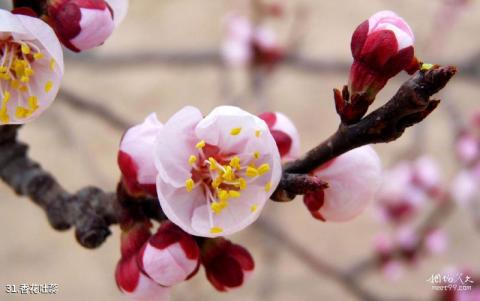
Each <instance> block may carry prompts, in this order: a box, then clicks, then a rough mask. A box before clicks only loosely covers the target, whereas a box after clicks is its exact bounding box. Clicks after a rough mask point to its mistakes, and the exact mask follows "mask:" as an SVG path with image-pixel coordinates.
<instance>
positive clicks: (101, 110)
mask: <svg viewBox="0 0 480 301" xmlns="http://www.w3.org/2000/svg"><path fill="white" fill-rule="evenodd" d="M58 97H59V98H61V99H62V100H63V102H64V103H66V104H67V105H69V106H71V107H73V108H75V109H77V110H80V111H85V112H88V113H91V114H92V115H95V116H96V117H98V118H100V119H101V120H104V121H105V122H106V123H108V124H110V125H111V126H112V127H114V128H116V129H119V130H122V131H124V130H126V129H127V128H129V127H130V126H131V125H132V123H131V122H129V121H127V120H125V119H124V118H123V117H120V116H119V115H117V114H115V113H113V112H112V111H111V110H110V108H108V107H107V106H104V105H102V104H101V103H100V101H97V102H93V101H91V100H88V99H87V98H85V97H83V96H81V95H78V94H76V93H75V92H73V91H71V90H69V89H66V88H63V87H62V89H60V92H59V93H58Z"/></svg>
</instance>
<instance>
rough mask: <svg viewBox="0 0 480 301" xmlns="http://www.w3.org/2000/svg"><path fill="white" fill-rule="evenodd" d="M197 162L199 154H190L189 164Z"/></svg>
mask: <svg viewBox="0 0 480 301" xmlns="http://www.w3.org/2000/svg"><path fill="white" fill-rule="evenodd" d="M195 162H197V156H194V155H190V157H189V158H188V164H190V165H193V164H195Z"/></svg>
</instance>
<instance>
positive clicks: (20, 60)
mask: <svg viewBox="0 0 480 301" xmlns="http://www.w3.org/2000/svg"><path fill="white" fill-rule="evenodd" d="M0 57H1V59H0V92H1V98H2V99H1V105H0V122H2V123H8V122H9V121H10V115H9V112H8V107H7V104H8V102H9V100H10V98H11V97H12V94H14V93H16V94H14V95H18V96H17V97H18V105H17V106H16V108H15V117H16V118H17V119H23V118H27V117H29V116H30V115H32V114H33V113H34V112H35V111H36V110H37V109H38V108H39V104H38V96H37V95H35V94H34V89H33V88H32V86H33V85H32V79H33V78H34V77H35V73H36V71H38V70H35V69H36V68H37V69H38V67H36V64H35V62H36V61H40V60H42V59H44V57H45V55H44V53H42V51H41V49H40V48H39V47H37V46H36V45H35V44H34V43H32V42H29V41H17V40H14V39H13V38H12V37H10V38H8V39H6V40H3V41H0ZM49 68H50V70H52V71H53V70H54V68H55V60H54V59H53V58H52V59H50V63H49ZM43 88H44V89H45V93H48V92H50V90H51V89H52V88H53V82H52V81H51V80H48V81H46V82H45V83H44V86H43Z"/></svg>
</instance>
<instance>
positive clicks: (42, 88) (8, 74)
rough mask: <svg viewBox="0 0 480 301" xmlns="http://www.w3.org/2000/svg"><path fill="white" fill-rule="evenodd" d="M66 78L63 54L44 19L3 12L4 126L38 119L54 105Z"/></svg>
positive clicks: (0, 104)
mask: <svg viewBox="0 0 480 301" xmlns="http://www.w3.org/2000/svg"><path fill="white" fill-rule="evenodd" d="M62 76H63V54H62V48H61V46H60V43H59V41H58V39H57V37H56V36H55V34H54V32H53V30H52V29H51V28H50V27H49V26H48V25H47V24H46V23H45V22H43V21H42V20H40V19H37V18H32V17H29V16H24V15H15V14H12V13H10V12H9V11H6V10H0V93H1V95H0V124H21V123H25V122H27V121H30V120H32V119H34V118H36V117H38V116H39V115H40V114H41V113H42V112H43V111H45V109H46V108H47V107H48V106H49V105H50V104H51V103H52V102H53V100H54V99H55V96H56V94H57V92H58V88H59V86H60V80H61V78H62Z"/></svg>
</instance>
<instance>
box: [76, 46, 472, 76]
mask: <svg viewBox="0 0 480 301" xmlns="http://www.w3.org/2000/svg"><path fill="white" fill-rule="evenodd" d="M68 60H69V64H72V65H73V64H78V65H85V64H89V65H95V66H98V67H102V68H131V67H145V66H146V67H155V66H156V65H165V66H171V67H192V68H194V67H209V66H213V67H215V66H217V67H218V66H222V65H223V61H222V58H221V55H220V52H219V50H218V49H204V50H170V51H166V50H148V51H145V50H138V51H135V52H128V53H118V54H109V55H96V54H93V55H75V56H70V57H68ZM281 64H282V65H283V66H285V67H290V68H292V69H295V70H298V71H300V72H306V73H346V72H348V70H349V69H350V66H351V64H352V62H351V61H350V60H338V59H335V58H333V59H324V58H312V57H308V56H305V55H302V54H298V53H297V51H296V49H295V48H294V49H293V52H292V53H287V54H286V55H285V57H284V59H283V60H282V61H281ZM454 65H456V66H458V69H459V70H461V71H462V72H461V73H459V76H462V77H468V78H472V79H480V52H479V53H477V54H475V55H473V56H472V57H471V58H469V59H467V60H463V61H459V62H457V63H456V64H454Z"/></svg>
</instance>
